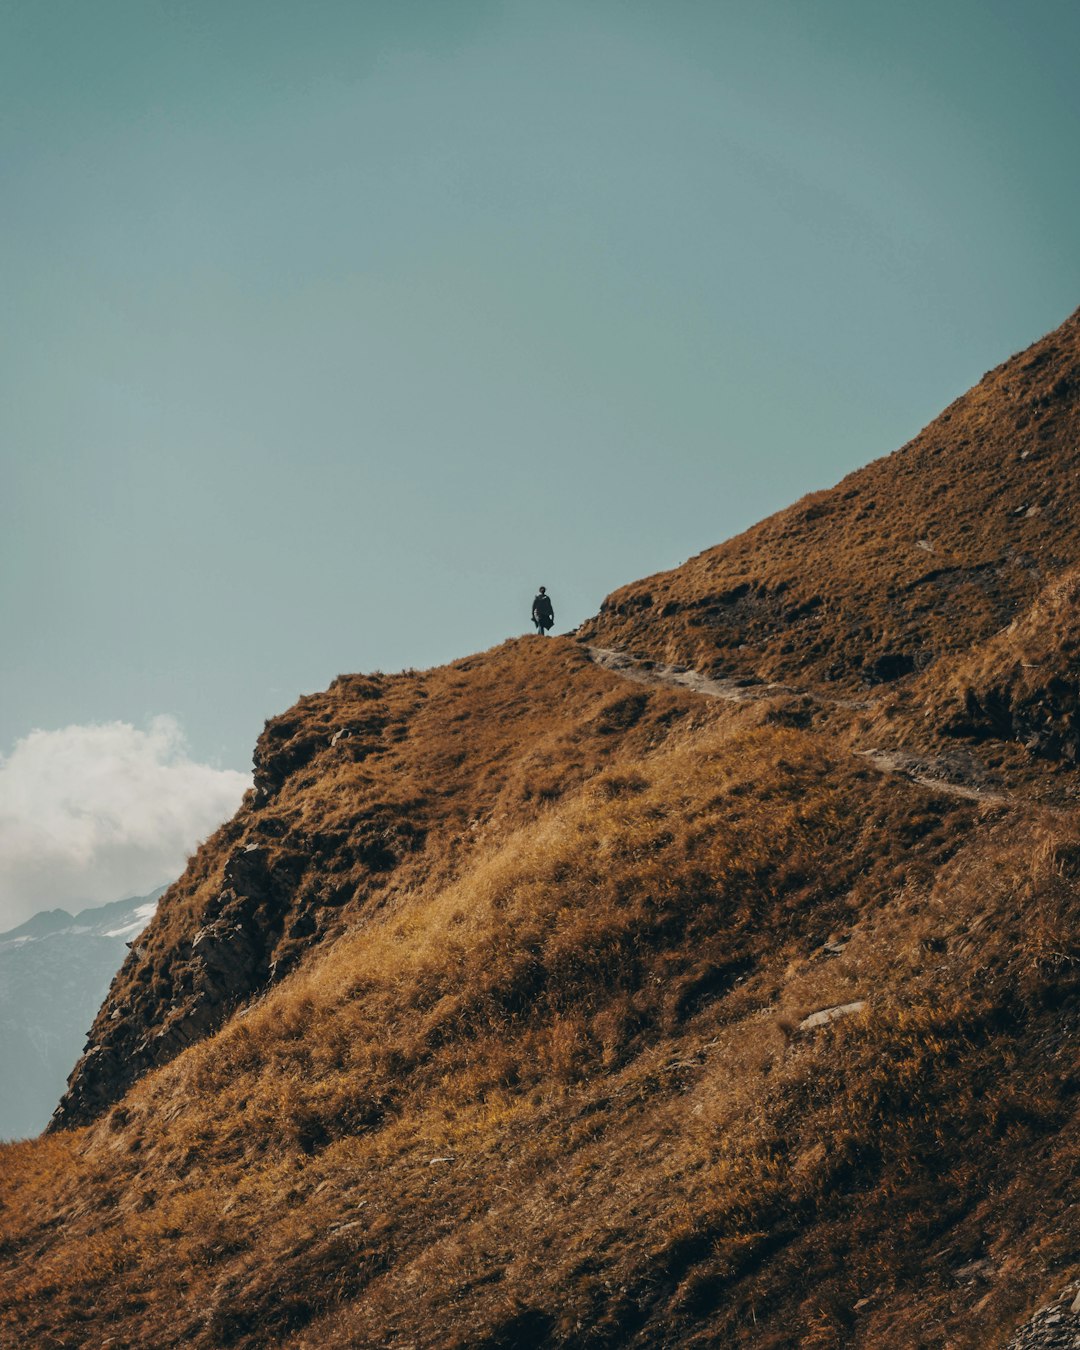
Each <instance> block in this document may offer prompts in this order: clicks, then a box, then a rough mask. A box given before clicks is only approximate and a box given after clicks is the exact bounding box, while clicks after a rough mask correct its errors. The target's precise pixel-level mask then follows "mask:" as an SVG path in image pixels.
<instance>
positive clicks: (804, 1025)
mask: <svg viewBox="0 0 1080 1350" xmlns="http://www.w3.org/2000/svg"><path fill="white" fill-rule="evenodd" d="M865 1007H866V1000H865V999H858V1000H857V1001H856V1002H855V1003H838V1004H836V1006H835V1007H833V1008H822V1009H821V1010H820V1011H819V1012H815V1013H811V1014H810V1016H809V1017H804V1018H803V1020H802V1021H801V1022H800V1023H799V1030H800V1031H813V1030H815V1029H816V1028H817V1027H824V1026H828V1024H829V1023H830V1022H835V1021H836V1020H837V1019H838V1018H840V1017H851V1016H853V1015H854V1014H855V1013H860V1012H862V1010H863V1009H864V1008H865Z"/></svg>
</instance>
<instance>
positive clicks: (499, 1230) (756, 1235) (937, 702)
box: [0, 315, 1080, 1350]
mask: <svg viewBox="0 0 1080 1350" xmlns="http://www.w3.org/2000/svg"><path fill="white" fill-rule="evenodd" d="M1078 349H1080V315H1074V316H1073V318H1072V319H1070V320H1069V321H1068V322H1067V323H1066V324H1065V325H1063V327H1062V328H1061V329H1059V330H1058V331H1057V332H1056V333H1054V334H1052V335H1050V337H1048V338H1046V339H1044V341H1043V342H1041V343H1039V344H1036V346H1035V347H1034V348H1032V349H1031V350H1030V351H1028V352H1026V353H1023V354H1022V355H1021V356H1018V357H1015V358H1013V360H1012V361H1010V362H1007V363H1006V364H1005V365H1004V366H1002V367H1000V368H999V369H998V370H997V371H994V372H991V374H990V375H988V376H987V377H986V379H985V380H984V381H983V382H982V383H981V384H980V385H979V386H978V387H977V388H976V389H975V390H973V391H972V392H971V393H970V394H968V395H966V396H965V397H964V398H962V399H960V400H958V401H957V402H956V403H955V404H953V405H952V407H951V408H950V409H949V410H947V412H946V413H945V414H943V416H942V418H940V419H938V421H937V422H935V423H933V424H932V425H931V427H929V428H927V430H926V431H924V432H923V433H921V434H920V435H919V436H918V437H916V439H915V440H914V441H912V442H911V443H910V444H909V445H908V446H906V447H904V448H903V449H902V450H900V451H898V452H897V453H896V454H895V455H894V456H892V457H890V458H888V459H885V460H882V461H879V462H877V463H876V464H873V465H871V466H869V467H868V468H867V469H864V470H862V471H860V472H859V473H858V474H855V475H852V476H851V477H850V478H848V479H846V480H845V481H844V482H843V483H841V484H840V485H839V486H838V487H836V488H834V489H832V490H831V491H829V492H823V493H819V494H815V495H814V496H813V497H812V498H809V499H807V500H805V501H803V502H801V503H799V504H797V505H796V506H794V507H792V508H790V509H789V510H788V511H786V512H781V513H780V514H779V515H778V516H776V517H773V518H771V519H770V520H768V521H765V522H763V523H762V524H761V525H759V526H757V527H755V529H753V530H751V531H749V532H747V533H746V534H744V535H742V536H740V537H739V538H738V539H735V540H732V541H729V542H728V543H727V544H724V545H722V546H720V548H718V549H715V550H711V551H709V552H708V553H706V554H703V555H701V556H700V557H698V558H696V559H692V560H691V561H690V562H689V563H687V564H686V565H685V566H684V567H683V568H679V569H676V570H675V571H673V572H670V573H666V574H664V575H663V576H661V577H656V578H650V579H648V580H647V581H644V582H641V583H637V584H635V585H633V586H629V587H627V588H625V589H624V590H622V591H620V592H617V593H616V594H615V595H614V596H612V597H610V598H609V599H608V600H607V601H605V603H604V606H603V608H602V610H601V613H600V614H599V615H598V616H597V618H596V619H595V620H594V621H592V622H590V623H589V624H587V625H584V626H583V628H582V630H581V631H580V632H579V634H578V635H577V638H576V639H569V638H560V639H541V638H534V637H528V638H523V639H518V640H514V641H510V642H507V643H504V644H503V645H502V646H500V647H497V648H495V649H493V650H492V651H489V652H486V653H482V654H479V655H477V656H473V657H470V658H468V659H466V660H462V661H458V662H454V663H452V664H451V665H449V666H446V667H443V668H440V669H436V670H431V671H424V672H405V673H402V674H400V675H393V676H386V675H381V674H372V675H349V676H343V677H340V678H339V679H338V680H336V681H335V682H334V684H333V685H332V686H331V687H330V688H329V689H328V690H327V691H326V692H325V693H322V694H316V695H312V696H309V697H305V698H304V699H301V700H300V702H299V703H298V704H297V705H296V706H295V707H294V708H292V709H291V710H289V711H288V712H287V713H285V714H284V715H283V716H282V717H279V718H276V719H274V720H273V721H271V722H270V723H268V724H267V727H266V730H265V732H264V734H263V736H262V737H261V738H260V740H259V744H258V746H257V748H256V753H255V768H256V772H255V787H254V789H253V790H252V791H251V792H250V793H249V794H248V796H247V798H246V799H245V802H244V804H243V806H242V807H241V809H240V811H239V812H238V813H237V815H236V817H235V818H234V819H233V820H232V821H231V822H229V823H228V824H227V825H225V826H224V827H223V828H222V829H221V830H220V831H218V833H217V834H216V835H215V836H214V837H213V838H211V839H210V840H208V841H207V843H206V844H205V845H204V846H203V847H202V848H201V849H200V850H199V852H198V853H197V854H196V855H195V857H193V858H192V859H191V861H190V863H189V866H188V868H187V870H186V871H185V873H184V875H183V876H182V877H181V878H180V879H179V880H178V881H177V882H176V883H175V884H174V885H173V886H172V887H170V888H169V890H168V891H167V892H166V894H165V895H164V897H163V898H162V900H161V902H160V904H159V908H158V912H157V915H156V916H155V918H154V920H153V922H152V923H151V925H150V926H149V928H148V929H147V930H146V932H145V933H144V934H143V935H142V937H141V938H140V941H139V943H138V944H137V946H136V947H135V948H133V949H132V951H131V953H130V955H129V956H128V958H127V960H126V962H125V964H124V967H123V969H122V970H121V972H120V974H119V976H118V977H117V979H116V981H115V982H114V984H113V987H112V989H111V990H110V993H109V996H108V998H107V999H106V1001H105V1003H104V1004H103V1006H102V1008H101V1011H100V1012H99V1014H98V1017H97V1019H96V1021H95V1023H94V1027H93V1029H92V1032H91V1036H90V1044H89V1048H88V1050H87V1053H86V1055H85V1056H84V1058H83V1060H82V1061H81V1062H80V1064H79V1066H78V1067H77V1069H76V1071H75V1073H74V1075H73V1076H72V1080H71V1083H70V1086H69V1090H68V1092H67V1094H66V1096H65V1098H64V1100H63V1103H62V1105H61V1108H60V1111H59V1113H58V1115H57V1118H56V1121H55V1125H54V1128H53V1130H52V1131H51V1132H50V1133H48V1134H47V1135H45V1136H44V1137H42V1138H40V1139H37V1140H32V1141H28V1142H25V1143H22V1144H18V1145H10V1146H7V1147H6V1148H4V1150H3V1152H2V1154H0V1157H2V1161H3V1167H2V1169H0V1177H2V1180H0V1329H2V1330H0V1338H2V1343H3V1344H5V1345H16V1344H18V1345H35V1346H36V1345H41V1346H64V1347H69V1346H70V1347H75V1346H97V1345H106V1344H108V1345H111V1346H114V1347H120V1346H131V1347H136V1346H138V1347H146V1346H161V1347H165V1346H177V1347H179V1346H185V1347H186V1346H196V1347H217V1346H238V1347H249V1348H250V1350H256V1348H257V1347H258V1348H261V1347H266V1346H277V1345H281V1346H288V1347H295V1350H300V1347H324V1346H325V1347H343V1348H344V1347H355V1346H365V1347H367V1346H370V1347H400V1350H405V1347H417V1348H419V1347H447V1348H449V1347H460V1350H465V1348H466V1347H470V1350H471V1348H474V1347H484V1348H485V1350H499V1348H501V1347H505V1348H506V1350H511V1348H517V1347H529V1346H535V1347H539V1346H567V1347H570V1346H573V1347H578V1346H580V1347H586V1346H589V1347H594V1346H607V1347H616V1346H639V1347H652V1346H664V1347H680V1348H681V1347H692V1346H702V1347H705V1346H717V1345H732V1346H737V1345H745V1346H754V1347H780V1346H790V1345H800V1346H811V1347H841V1346H845V1347H846V1346H858V1347H867V1348H869V1347H881V1346H890V1347H891V1346H897V1347H906V1346H926V1347H930V1346H943V1345H949V1346H953V1347H969V1348H970V1350H976V1348H978V1350H983V1348H984V1347H988V1346H1005V1345H1007V1344H1008V1343H1009V1340H1010V1338H1011V1337H1012V1336H1013V1334H1014V1332H1015V1331H1016V1329H1017V1328H1019V1327H1020V1326H1021V1325H1022V1324H1023V1323H1024V1322H1025V1319H1027V1318H1028V1317H1029V1315H1030V1314H1031V1313H1032V1311H1033V1310H1034V1309H1036V1308H1043V1307H1044V1305H1047V1304H1051V1303H1052V1304H1054V1310H1053V1311H1051V1312H1043V1313H1041V1314H1040V1315H1039V1317H1038V1318H1036V1319H1035V1320H1033V1321H1031V1322H1030V1323H1029V1325H1028V1327H1027V1330H1026V1331H1025V1332H1024V1337H1025V1339H1024V1341H1023V1343H1024V1345H1051V1344H1055V1343H1056V1341H1055V1340H1054V1339H1053V1338H1054V1337H1056V1336H1058V1335H1059V1332H1060V1334H1061V1335H1072V1334H1073V1333H1074V1332H1075V1334H1080V1315H1074V1314H1072V1313H1071V1312H1070V1311H1069V1307H1070V1304H1071V1299H1072V1295H1073V1293H1074V1292H1075V1281H1076V1280H1077V1278H1078V1277H1080V1232H1078V1228H1080V1225H1078V1222H1077V1218H1076V1213H1075V1206H1074V1205H1073V1203H1072V1196H1071V1187H1072V1185H1073V1183H1074V1178H1075V1176H1076V1174H1077V1169H1078V1165H1080V1134H1078V1130H1077V1113H1076V1100H1077V1092H1078V1089H1080V1065H1078V1062H1077V1057H1076V1050H1075V1046H1076V1034H1077V1030H1078V1026H1077V1022H1078V1008H1080V1000H1078V996H1080V950H1078V947H1077V940H1076V933H1077V920H1078V918H1080V899H1078V897H1080V828H1078V827H1080V816H1078V813H1077V808H1076V805H1075V800H1076V775H1075V758H1076V756H1075V750H1074V749H1072V748H1071V747H1073V746H1075V744H1076V733H1077V722H1076V691H1077V685H1076V673H1075V665H1074V661H1073V654H1074V649H1075V633H1076V628H1077V614H1076V606H1077V603H1078V595H1080V591H1078V589H1077V585H1076V580H1075V577H1076V573H1075V572H1074V571H1073V570H1072V569H1074V568H1076V567H1077V565H1078V564H1080V519H1078V518H1077V516H1076V512H1077V507H1076V505H1075V478H1076V474H1077V472H1078V471H1080V464H1077V463H1076V460H1077V458H1078V457H1080V434H1078V433H1080V425H1078V423H1080V412H1078V402H1080V350H1078ZM1066 1291H1068V1298H1067V1299H1066V1301H1065V1302H1063V1303H1061V1304H1060V1307H1059V1306H1058V1301H1059V1300H1060V1299H1061V1298H1062V1297H1063V1296H1064V1295H1065V1294H1066ZM1061 1343H1062V1344H1067V1343H1068V1342H1067V1341H1062V1342H1061Z"/></svg>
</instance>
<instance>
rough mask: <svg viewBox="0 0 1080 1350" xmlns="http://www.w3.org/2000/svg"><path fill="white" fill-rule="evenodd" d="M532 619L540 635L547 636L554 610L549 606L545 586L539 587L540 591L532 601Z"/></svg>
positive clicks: (549, 598)
mask: <svg viewBox="0 0 1080 1350" xmlns="http://www.w3.org/2000/svg"><path fill="white" fill-rule="evenodd" d="M532 619H533V623H534V624H536V631H537V632H538V633H539V634H540V636H541V637H547V631H548V629H549V628H550V627H551V625H552V624H553V623H554V622H555V611H554V610H553V609H552V607H551V596H550V595H548V593H547V587H546V586H541V587H540V593H539V594H538V595H537V597H536V599H535V600H534V601H533V607H532Z"/></svg>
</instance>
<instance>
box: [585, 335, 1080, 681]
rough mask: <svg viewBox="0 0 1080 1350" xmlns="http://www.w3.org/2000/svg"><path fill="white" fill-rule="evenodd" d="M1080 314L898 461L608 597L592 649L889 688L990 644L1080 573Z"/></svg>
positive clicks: (991, 379) (995, 374)
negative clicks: (1065, 575)
mask: <svg viewBox="0 0 1080 1350" xmlns="http://www.w3.org/2000/svg"><path fill="white" fill-rule="evenodd" d="M1078 472H1080V311H1078V312H1077V313H1076V314H1074V315H1073V316H1072V318H1071V319H1069V320H1068V321H1067V322H1066V323H1065V324H1063V325H1062V326H1061V327H1060V328H1059V329H1058V330H1057V331H1056V332H1054V333H1051V334H1050V335H1049V336H1048V337H1046V338H1043V339H1042V340H1041V341H1040V342H1038V343H1036V344H1035V345H1034V346H1033V347H1031V348H1029V349H1028V350H1027V351H1024V352H1021V353H1020V354H1019V355H1017V356H1015V357H1013V358H1012V359H1011V360H1009V361H1007V362H1005V364H1004V365H1002V366H1000V367H998V368H997V369H996V370H993V371H991V372H989V373H988V374H987V375H986V376H985V377H984V379H983V380H982V381H981V382H980V383H979V384H978V385H977V386H976V387H975V388H974V389H972V390H971V391H970V392H969V393H967V394H965V395H964V396H963V397H962V398H960V399H958V400H957V401H956V402H955V403H953V404H952V405H951V406H950V407H949V408H947V409H946V410H945V412H944V413H942V414H941V416H940V417H938V418H937V419H936V420H935V421H933V422H932V423H931V424H930V425H929V426H928V427H926V429H925V430H924V431H922V432H920V434H919V435H918V436H916V437H915V439H914V440H912V441H911V442H910V443H909V444H908V445H906V446H904V447H903V448H902V449H901V450H899V451H897V452H896V454H894V455H890V456H889V457H887V458H885V459H880V460H877V461H876V462H875V463H873V464H870V465H868V466H867V467H866V468H864V469H860V470H858V471H857V472H856V473H853V474H850V475H849V476H848V477H847V478H845V479H844V480H843V482H841V483H839V484H838V485H837V486H836V487H834V488H832V489H830V490H828V491H826V492H817V493H813V494H811V495H810V496H808V497H805V498H804V499H803V500H802V501H800V502H797V503H796V504H795V505H794V506H791V507H789V508H788V509H787V510H784V511H781V512H779V513H778V514H777V515H775V516H771V517H770V518H769V519H767V520H764V521H762V522H761V523H760V524H759V525H755V526H754V527H753V528H752V529H750V530H748V531H746V533H744V534H742V535H740V536H738V537H737V538H735V539H731V540H729V541H728V542H727V543H724V544H721V545H719V546H718V547H716V548H712V549H709V550H707V551H706V552H705V553H702V554H700V555H698V556H697V557H695V558H691V559H690V561H689V562H687V563H685V564H684V565H683V566H682V567H678V568H676V569H674V570H673V571H671V572H664V573H661V574H659V575H657V576H653V577H647V578H645V579H644V580H643V581H639V582H635V583H634V584H633V585H630V586H626V587H624V588H623V589H621V590H619V591H616V592H615V593H614V594H613V595H611V596H609V597H608V599H607V600H606V601H605V602H604V606H603V609H602V611H601V613H600V616H599V618H598V619H597V620H596V621H595V622H594V623H593V624H592V625H590V626H589V627H588V628H587V629H586V630H585V631H586V635H587V636H588V637H589V639H590V640H595V641H597V642H599V643H600V644H601V645H604V646H608V647H621V648H624V649H626V650H631V651H636V652H639V653H641V654H644V655H648V656H652V657H654V658H658V659H661V660H664V661H684V662H689V663H691V664H693V665H695V666H697V667H698V668H699V669H702V670H706V669H709V668H710V667H715V668H717V669H718V670H720V671H722V672H724V673H728V674H732V673H735V674H743V675H757V676H760V677H763V678H767V679H774V680H777V679H778V680H787V681H794V682H797V683H810V684H819V683H822V682H826V683H829V684H839V685H841V686H843V685H849V686H851V685H855V686H860V685H876V684H879V683H882V682H886V683H888V682H891V681H893V680H895V679H897V678H902V677H903V676H904V675H905V674H907V673H910V672H913V671H918V670H920V669H922V668H924V667H925V665H927V664H929V663H930V662H931V661H933V659H934V658H935V657H937V656H938V655H940V654H942V653H944V652H955V651H962V650H963V649H965V648H967V647H969V646H971V645H972V644H973V643H976V642H979V641H985V640H986V639H988V638H989V637H990V636H991V635H992V634H993V633H994V632H996V631H997V630H998V629H999V628H1001V627H1002V626H1003V625H1004V624H1007V623H1009V622H1010V621H1011V620H1012V619H1013V618H1014V617H1015V616H1016V614H1017V613H1018V612H1020V611H1021V610H1023V609H1024V608H1025V607H1026V606H1027V605H1029V604H1030V603H1031V602H1032V600H1033V599H1034V598H1035V596H1036V595H1037V593H1038V592H1039V590H1040V589H1041V587H1043V586H1044V585H1046V584H1047V582H1048V581H1050V580H1051V579H1053V578H1054V577H1055V576H1056V575H1057V574H1058V573H1060V572H1061V571H1062V569H1063V568H1065V567H1067V566H1069V565H1076V564H1077V563H1080V499H1078V498H1077V494H1076V492H1075V490H1074V484H1075V481H1076V475H1077V473H1078Z"/></svg>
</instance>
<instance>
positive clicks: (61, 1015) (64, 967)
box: [0, 886, 165, 1139]
mask: <svg viewBox="0 0 1080 1350" xmlns="http://www.w3.org/2000/svg"><path fill="white" fill-rule="evenodd" d="M164 889H165V888H164V886H163V887H161V888H160V889H159V890H157V891H154V892H152V893H151V894H150V895H141V896H136V897H134V898H133V899H130V900H117V901H115V902H114V903H113V904H109V905H99V906H97V907H94V908H88V909H83V910H81V911H80V912H79V913H78V914H76V915H71V914H69V913H68V912H67V910H64V909H50V910H46V911H43V912H42V913H40V914H35V915H34V916H33V918H30V919H27V921H26V922H25V923H23V924H20V925H19V927H18V928H12V929H10V930H9V931H8V932H6V933H0V1083H2V1084H3V1093H2V1094H0V1138H8V1139H10V1138H17V1137H19V1136H22V1135H31V1134H37V1133H39V1131H41V1130H43V1129H44V1128H45V1126H46V1125H47V1124H48V1123H49V1118H50V1116H51V1115H52V1113H53V1111H54V1110H55V1108H56V1105H57V1103H58V1102H59V1100H60V1097H61V1096H62V1095H63V1092H64V1089H65V1087H66V1085H67V1079H68V1075H69V1074H70V1073H71V1071H72V1069H73V1068H74V1066H75V1062H76V1060H77V1059H78V1058H79V1055H80V1053H81V1051H82V1050H83V1048H84V1046H83V1043H84V1041H85V1039H86V1028H87V1027H88V1026H89V1025H90V1023H91V1021H92V1020H93V1018H94V1015H95V1013H96V1012H97V1010H98V1009H99V1008H100V1007H101V1003H102V1000H103V999H104V997H105V995H106V994H107V993H108V990H109V984H110V982H111V980H112V978H113V976H114V975H115V974H116V972H117V971H118V970H119V968H120V964H121V962H122V961H123V959H124V957H125V956H126V955H127V941H128V940H130V939H133V938H134V937H136V936H137V935H138V934H139V933H140V932H141V931H142V929H143V928H144V927H145V926H146V924H147V923H149V921H150V919H151V917H152V916H153V913H154V910H155V908H156V907H157V900H158V897H159V896H160V895H161V894H162V893H163V892H164Z"/></svg>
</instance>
